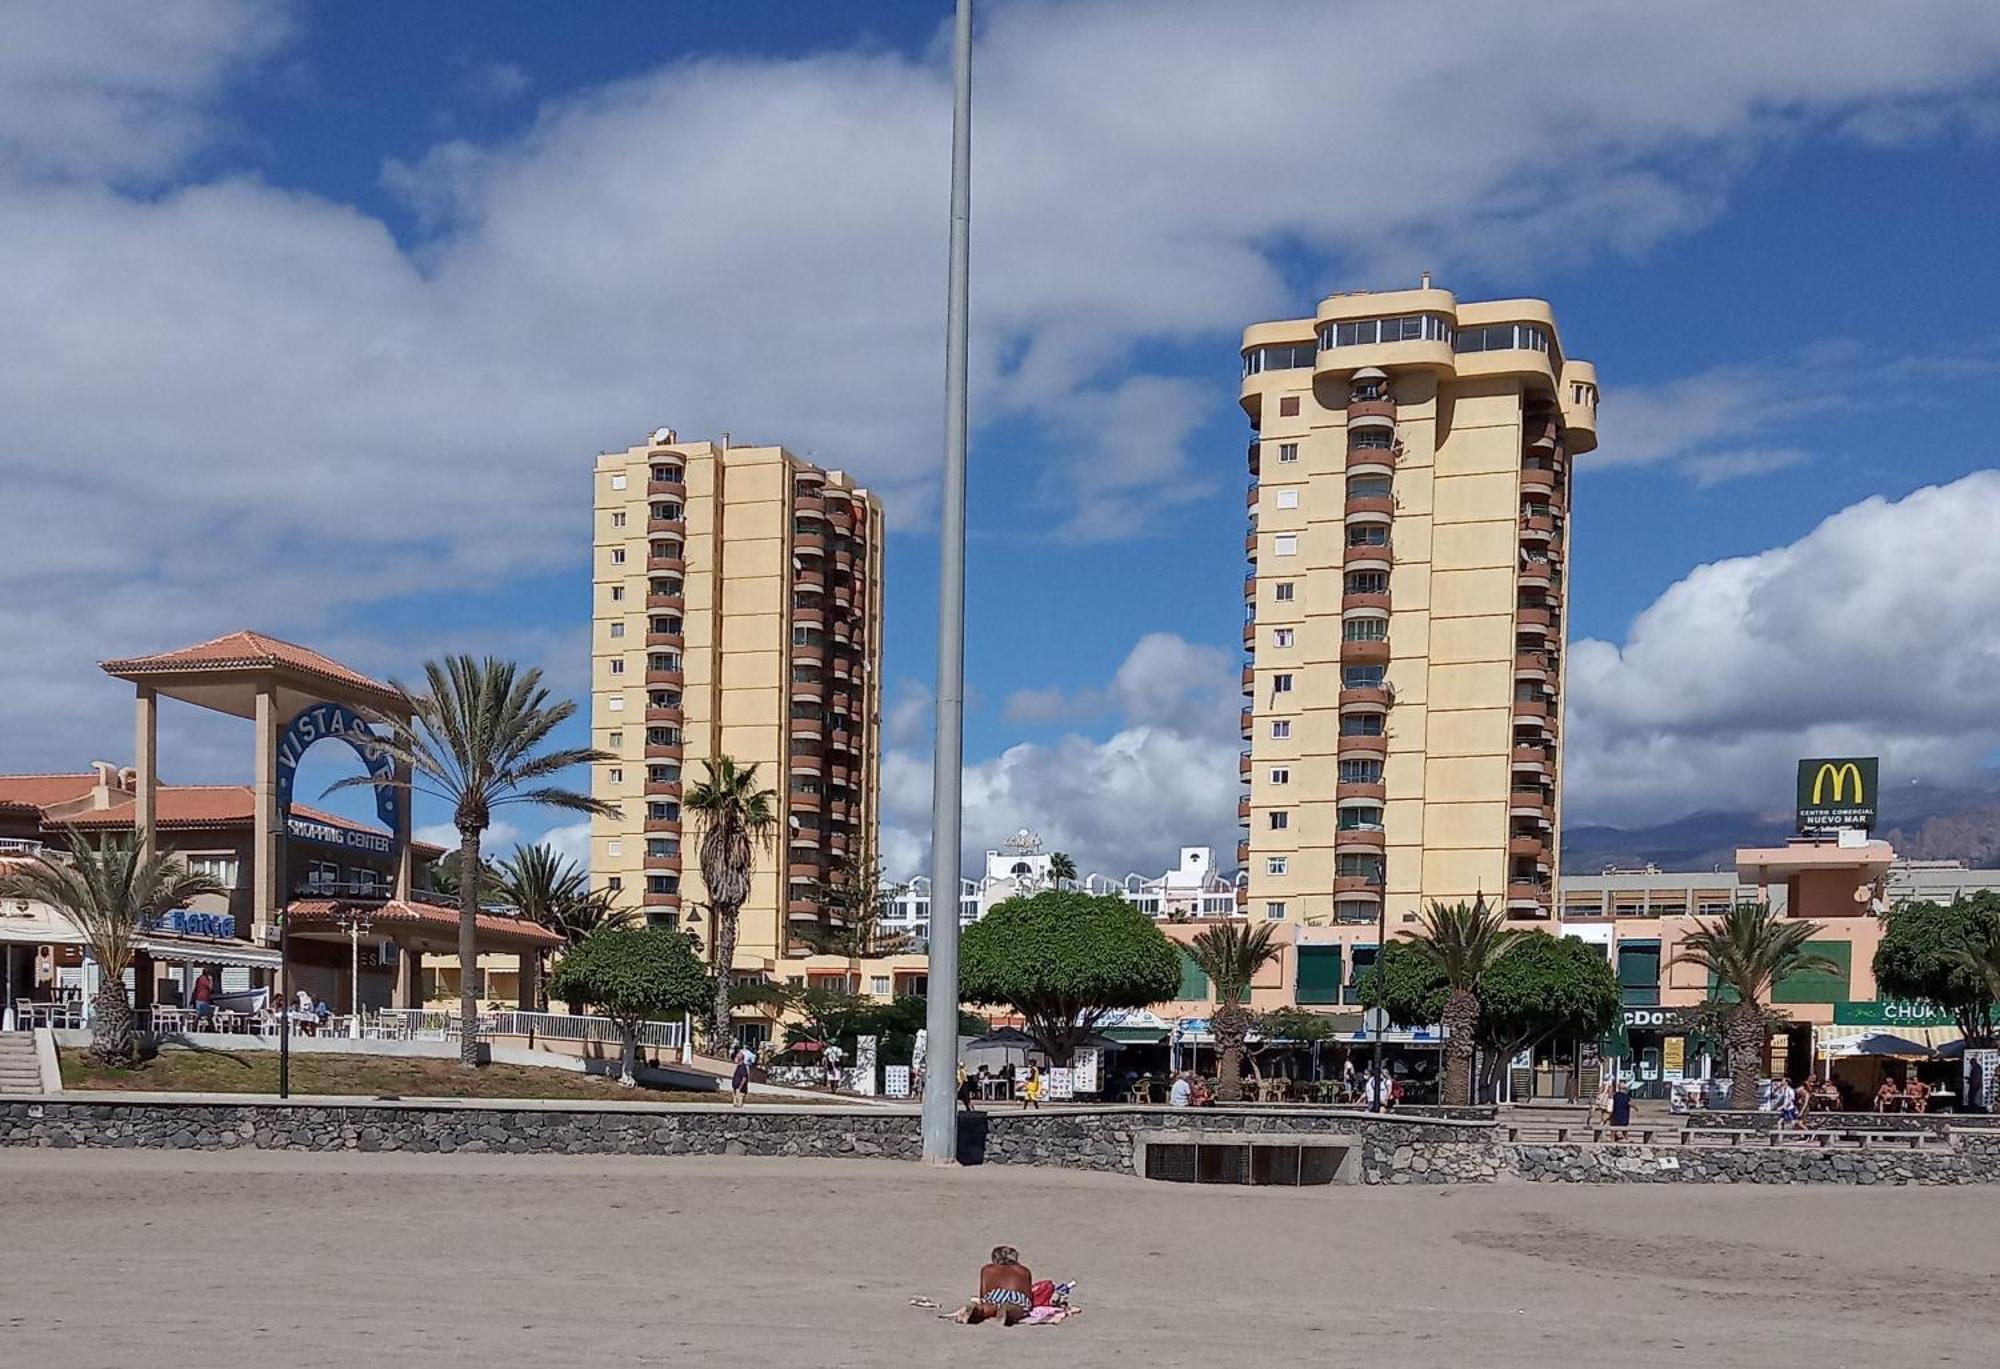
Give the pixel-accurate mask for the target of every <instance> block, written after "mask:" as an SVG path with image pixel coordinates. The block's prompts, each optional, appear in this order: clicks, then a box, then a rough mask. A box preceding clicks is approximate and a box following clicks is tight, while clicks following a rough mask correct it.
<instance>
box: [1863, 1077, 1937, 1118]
mask: <svg viewBox="0 0 2000 1369" xmlns="http://www.w3.org/2000/svg"><path fill="white" fill-rule="evenodd" d="M1930 1106H1931V1086H1930V1085H1929V1084H1926V1083H1925V1082H1924V1081H1923V1080H1921V1079H1919V1078H1917V1076H1916V1075H1914V1074H1913V1075H1911V1076H1910V1082H1909V1083H1907V1084H1905V1085H1903V1086H1902V1087H1901V1088H1898V1087H1897V1086H1896V1080H1895V1078H1894V1076H1889V1075H1885V1076H1884V1077H1883V1079H1882V1085H1881V1087H1880V1088H1878V1089H1876V1090H1875V1111H1877V1112H1928V1111H1930Z"/></svg>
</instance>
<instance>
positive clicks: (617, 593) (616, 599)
mask: <svg viewBox="0 0 2000 1369" xmlns="http://www.w3.org/2000/svg"><path fill="white" fill-rule="evenodd" d="M611 602H612V603H614V604H622V603H624V602H625V586H623V585H613V586H612V587H611Z"/></svg>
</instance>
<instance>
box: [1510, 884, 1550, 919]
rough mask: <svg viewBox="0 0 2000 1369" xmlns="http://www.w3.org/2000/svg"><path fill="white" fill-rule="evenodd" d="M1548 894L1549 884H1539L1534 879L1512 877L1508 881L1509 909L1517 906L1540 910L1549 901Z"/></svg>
mask: <svg viewBox="0 0 2000 1369" xmlns="http://www.w3.org/2000/svg"><path fill="white" fill-rule="evenodd" d="M1548 896H1549V886H1548V885H1546V884H1537V883H1535V882H1534V881H1533V880H1511V879H1510V880H1508V881H1507V907H1508V909H1509V911H1512V910H1513V909H1515V908H1520V909H1523V910H1534V911H1539V910H1541V909H1542V907H1543V905H1544V904H1545V902H1546V901H1547V899H1548Z"/></svg>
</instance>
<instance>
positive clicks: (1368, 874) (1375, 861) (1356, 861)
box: [1333, 854, 1382, 884]
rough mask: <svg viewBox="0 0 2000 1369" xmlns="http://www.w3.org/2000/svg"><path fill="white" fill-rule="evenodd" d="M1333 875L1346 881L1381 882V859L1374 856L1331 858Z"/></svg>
mask: <svg viewBox="0 0 2000 1369" xmlns="http://www.w3.org/2000/svg"><path fill="white" fill-rule="evenodd" d="M1333 873H1334V874H1335V875H1337V876H1340V877H1343V878H1346V879H1365V880H1369V881H1371V882H1373V883H1376V884H1380V883H1381V882H1382V857H1380V856H1376V855H1352V854H1350V855H1345V856H1335V857H1334V858H1333Z"/></svg>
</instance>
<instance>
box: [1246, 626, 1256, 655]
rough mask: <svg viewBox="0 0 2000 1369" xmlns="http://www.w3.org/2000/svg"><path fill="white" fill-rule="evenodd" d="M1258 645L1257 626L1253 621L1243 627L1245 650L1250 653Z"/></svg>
mask: <svg viewBox="0 0 2000 1369" xmlns="http://www.w3.org/2000/svg"><path fill="white" fill-rule="evenodd" d="M1256 645H1257V624H1256V623H1255V622H1254V621H1252V622H1248V623H1245V624H1244V625H1243V649H1244V650H1245V651H1249V650H1250V649H1252V648H1253V647H1255V646H1256Z"/></svg>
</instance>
